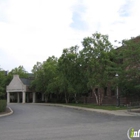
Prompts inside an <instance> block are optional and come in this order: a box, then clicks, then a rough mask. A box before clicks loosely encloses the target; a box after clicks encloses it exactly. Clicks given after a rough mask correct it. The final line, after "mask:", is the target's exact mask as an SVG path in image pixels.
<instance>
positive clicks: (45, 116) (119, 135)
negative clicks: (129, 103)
mask: <svg viewBox="0 0 140 140" xmlns="http://www.w3.org/2000/svg"><path fill="white" fill-rule="evenodd" d="M9 106H10V107H11V108H12V109H13V111H14V113H13V114H12V115H10V116H6V117H1V118H0V140H102V139H103V140H128V138H127V130H128V129H129V128H130V127H133V128H134V129H140V117H139V116H130V117H128V116H127V117H121V116H115V115H108V114H102V113H96V112H90V111H84V110H75V109H72V108H65V107H57V106H45V105H37V104H10V105H9Z"/></svg>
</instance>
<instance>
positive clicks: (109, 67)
mask: <svg viewBox="0 0 140 140" xmlns="http://www.w3.org/2000/svg"><path fill="white" fill-rule="evenodd" d="M82 44H83V46H84V48H83V50H82V55H83V56H84V57H83V58H84V61H85V64H86V67H85V68H86V71H87V78H88V83H87V84H88V87H90V88H91V90H92V92H93V94H94V95H95V98H96V103H97V104H98V105H101V104H102V101H103V97H104V94H103V92H101V90H102V91H103V90H104V88H105V87H107V86H108V84H110V82H111V80H112V78H113V77H114V75H115V74H114V70H113V69H114V68H115V62H113V61H112V58H113V47H112V45H111V43H110V42H109V40H108V36H107V35H101V34H100V33H95V34H93V35H92V37H87V38H84V39H83V42H82ZM96 89H98V92H97V90H96Z"/></svg>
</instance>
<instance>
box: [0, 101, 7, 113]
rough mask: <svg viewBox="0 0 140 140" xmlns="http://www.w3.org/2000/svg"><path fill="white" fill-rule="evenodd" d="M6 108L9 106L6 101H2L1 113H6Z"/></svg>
mask: <svg viewBox="0 0 140 140" xmlns="http://www.w3.org/2000/svg"><path fill="white" fill-rule="evenodd" d="M6 106H7V103H6V100H0V112H3V111H5V110H6Z"/></svg>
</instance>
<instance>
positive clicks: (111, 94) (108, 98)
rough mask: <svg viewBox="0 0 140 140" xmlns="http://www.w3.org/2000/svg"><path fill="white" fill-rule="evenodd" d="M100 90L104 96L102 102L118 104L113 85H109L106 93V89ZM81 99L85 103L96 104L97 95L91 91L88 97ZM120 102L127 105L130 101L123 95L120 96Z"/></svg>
mask: <svg viewBox="0 0 140 140" xmlns="http://www.w3.org/2000/svg"><path fill="white" fill-rule="evenodd" d="M98 92H100V93H101V94H102V95H103V96H104V97H103V101H102V104H106V105H116V104H117V97H116V90H115V91H112V90H111V86H108V87H107V92H106V95H105V91H104V89H98ZM80 101H82V102H83V103H93V104H96V99H95V95H94V94H92V93H89V96H88V97H82V98H81V99H80ZM120 104H121V105H127V104H129V102H128V100H127V98H126V97H123V98H120Z"/></svg>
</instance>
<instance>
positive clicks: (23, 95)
mask: <svg viewBox="0 0 140 140" xmlns="http://www.w3.org/2000/svg"><path fill="white" fill-rule="evenodd" d="M25 99H26V93H25V92H24V91H23V92H22V103H23V104H24V103H25Z"/></svg>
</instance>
